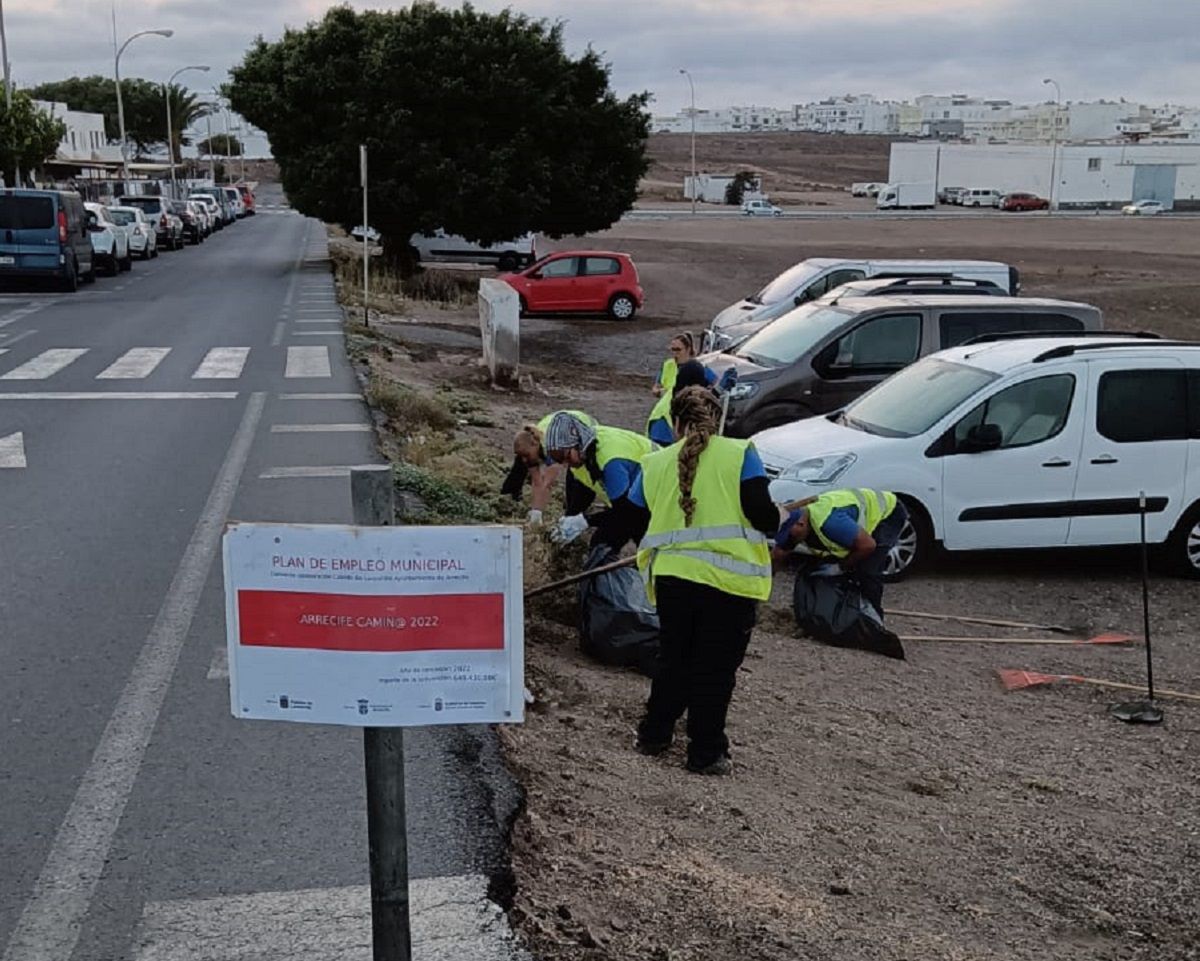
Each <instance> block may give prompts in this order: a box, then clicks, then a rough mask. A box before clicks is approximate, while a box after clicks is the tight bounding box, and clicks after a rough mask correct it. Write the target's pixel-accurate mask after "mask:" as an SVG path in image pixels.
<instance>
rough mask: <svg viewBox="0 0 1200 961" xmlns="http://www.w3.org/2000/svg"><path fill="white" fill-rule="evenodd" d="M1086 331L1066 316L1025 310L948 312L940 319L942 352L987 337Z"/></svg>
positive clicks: (1076, 320)
mask: <svg viewBox="0 0 1200 961" xmlns="http://www.w3.org/2000/svg"><path fill="white" fill-rule="evenodd" d="M1036 330H1063V331H1077V330H1083V321H1082V320H1080V319H1079V318H1078V317H1068V316H1067V315H1066V314H1047V313H1033V312H1032V311H1022V310H980V311H975V312H974V313H967V312H965V311H960V312H947V313H944V314H942V315H941V317H940V318H938V331H939V333H940V335H941V341H942V344H941V349H942V350H945V349H946V348H947V347H957V346H958V345H959V344H965V343H966V342H967V341H968V340H970V339H971V338H973V337H980V336H982V335H984V334H1006V333H1010V332H1016V331H1036Z"/></svg>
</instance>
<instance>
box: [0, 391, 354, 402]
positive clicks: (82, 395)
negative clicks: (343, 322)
mask: <svg viewBox="0 0 1200 961" xmlns="http://www.w3.org/2000/svg"><path fill="white" fill-rule="evenodd" d="M355 396H356V397H357V396H358V395H357V394H356V395H355ZM236 399H237V391H211V390H193V391H184V390H143V391H130V390H91V391H89V390H70V391H46V392H44V393H36V394H34V393H21V394H7V393H5V392H4V391H0V400H236Z"/></svg>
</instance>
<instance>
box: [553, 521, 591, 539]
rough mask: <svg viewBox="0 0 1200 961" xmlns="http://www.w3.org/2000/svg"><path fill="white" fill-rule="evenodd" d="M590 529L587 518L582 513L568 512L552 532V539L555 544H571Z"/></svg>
mask: <svg viewBox="0 0 1200 961" xmlns="http://www.w3.org/2000/svg"><path fill="white" fill-rule="evenodd" d="M587 529H588V522H587V518H586V517H584V516H583V515H582V514H568V515H567V516H566V517H564V518H562V520H560V521H559V522H558V526H557V527H555V528H554V530H553V531H552V532H551V533H550V539H551V540H552V541H554V543H555V544H570V543H571V541H573V540H575V538H576V537H578V536H579V535H580V534H582V533H583V532H584V531H586V530H587Z"/></svg>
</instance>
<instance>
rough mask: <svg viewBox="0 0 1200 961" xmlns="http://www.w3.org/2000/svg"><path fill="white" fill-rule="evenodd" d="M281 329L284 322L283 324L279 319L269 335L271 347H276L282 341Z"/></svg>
mask: <svg viewBox="0 0 1200 961" xmlns="http://www.w3.org/2000/svg"><path fill="white" fill-rule="evenodd" d="M283 330H284V324H283V321H282V320H281V321H280V322H279V323H277V324H276V325H275V333H273V334H272V335H271V346H272V347H278V346H279V345H280V344H282V343H283Z"/></svg>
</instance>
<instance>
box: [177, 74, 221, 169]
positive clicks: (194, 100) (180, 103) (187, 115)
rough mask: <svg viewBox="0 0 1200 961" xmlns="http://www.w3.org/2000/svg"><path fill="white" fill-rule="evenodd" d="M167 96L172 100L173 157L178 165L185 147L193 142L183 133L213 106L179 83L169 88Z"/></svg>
mask: <svg viewBox="0 0 1200 961" xmlns="http://www.w3.org/2000/svg"><path fill="white" fill-rule="evenodd" d="M167 96H168V97H169V98H170V100H171V157H172V159H173V160H174V161H175V162H176V163H178V162H179V161H180V160H181V159H182V157H183V152H182V148H183V146H184V145H185V144H188V143H190V142H191V141H189V140H188V139H187V138H186V137H185V136H184V134H183V132H184V131H185V130H187V128H188V127H190V126H191V125H192V124H193V123H195V122H196V121H197V120H199V119H200V118H201V117H203V116H204V115H205V114H207V113H208V112H209V110H210V109H211V107H212V105H211V104H209V103H207V102H205V101H203V100H201V99H200V98H199V97H197V96H196V95H195V94H194V93H189V92H188V90H187V88H186V87H183V86H181V85H179V84H177V83H173V84H171V86H170V87H168V88H167Z"/></svg>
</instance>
